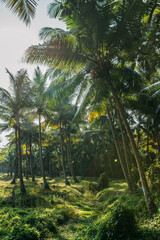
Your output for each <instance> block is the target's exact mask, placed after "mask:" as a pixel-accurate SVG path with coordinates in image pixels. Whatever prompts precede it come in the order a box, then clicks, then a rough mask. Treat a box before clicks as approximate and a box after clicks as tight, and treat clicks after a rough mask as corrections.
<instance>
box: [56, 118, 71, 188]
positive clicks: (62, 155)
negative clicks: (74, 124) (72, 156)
mask: <svg viewBox="0 0 160 240" xmlns="http://www.w3.org/2000/svg"><path fill="white" fill-rule="evenodd" d="M59 128H60V145H61V157H62V169H63V175H64V180H65V184H66V185H69V186H70V182H69V181H68V179H67V175H66V171H65V163H64V152H63V137H62V128H61V122H60V127H59Z"/></svg>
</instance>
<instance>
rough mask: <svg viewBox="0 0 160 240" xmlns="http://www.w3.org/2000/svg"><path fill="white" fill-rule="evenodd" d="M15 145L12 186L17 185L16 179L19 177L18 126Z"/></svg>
mask: <svg viewBox="0 0 160 240" xmlns="http://www.w3.org/2000/svg"><path fill="white" fill-rule="evenodd" d="M15 143H16V157H15V162H14V177H13V179H12V181H11V184H15V183H16V178H17V177H18V139H17V126H16V127H15Z"/></svg>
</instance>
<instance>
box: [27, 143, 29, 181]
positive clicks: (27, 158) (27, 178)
mask: <svg viewBox="0 0 160 240" xmlns="http://www.w3.org/2000/svg"><path fill="white" fill-rule="evenodd" d="M26 179H29V177H28V153H27V144H26Z"/></svg>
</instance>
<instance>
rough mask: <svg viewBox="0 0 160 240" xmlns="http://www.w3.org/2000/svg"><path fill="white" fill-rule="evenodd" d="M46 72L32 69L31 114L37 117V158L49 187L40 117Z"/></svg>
mask: <svg viewBox="0 0 160 240" xmlns="http://www.w3.org/2000/svg"><path fill="white" fill-rule="evenodd" d="M46 82H47V74H44V75H43V74H42V72H41V70H40V68H39V67H37V68H36V69H35V71H34V78H33V83H32V104H33V110H32V113H31V114H33V115H35V116H36V118H38V128H39V158H40V164H41V172H42V177H43V183H44V187H45V188H46V189H49V185H48V182H47V180H46V176H45V169H44V159H43V157H42V117H43V116H44V115H45V111H46V104H47V101H46V94H47V87H46Z"/></svg>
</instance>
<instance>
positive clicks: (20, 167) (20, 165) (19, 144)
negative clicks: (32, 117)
mask: <svg viewBox="0 0 160 240" xmlns="http://www.w3.org/2000/svg"><path fill="white" fill-rule="evenodd" d="M17 123H18V156H19V158H18V159H19V176H20V190H21V194H24V193H26V189H25V186H24V182H23V175H22V152H21V130H20V123H19V120H18V121H17Z"/></svg>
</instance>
